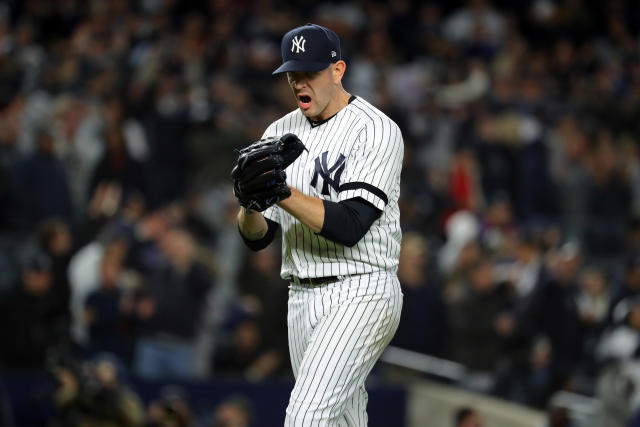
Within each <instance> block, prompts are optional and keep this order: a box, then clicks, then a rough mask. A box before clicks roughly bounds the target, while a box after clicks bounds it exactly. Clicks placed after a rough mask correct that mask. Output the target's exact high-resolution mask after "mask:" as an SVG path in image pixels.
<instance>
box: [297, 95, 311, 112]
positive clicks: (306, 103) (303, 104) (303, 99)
mask: <svg viewBox="0 0 640 427" xmlns="http://www.w3.org/2000/svg"><path fill="white" fill-rule="evenodd" d="M298 100H299V101H300V108H302V109H303V110H306V109H308V108H309V107H311V97H310V96H309V95H298Z"/></svg>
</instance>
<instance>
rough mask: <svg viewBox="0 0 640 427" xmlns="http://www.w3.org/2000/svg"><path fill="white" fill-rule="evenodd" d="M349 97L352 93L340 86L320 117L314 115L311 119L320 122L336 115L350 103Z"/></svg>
mask: <svg viewBox="0 0 640 427" xmlns="http://www.w3.org/2000/svg"><path fill="white" fill-rule="evenodd" d="M349 98H351V94H350V93H349V92H347V91H346V90H344V88H343V87H340V89H338V93H337V95H336V96H335V97H334V98H333V99H332V100H331V102H330V103H329V104H328V105H327V108H325V109H324V111H323V112H322V113H321V114H320V115H319V116H318V117H312V118H311V120H313V121H314V122H320V121H323V120H327V119H328V118H330V117H333V116H335V115H336V114H338V112H339V111H340V110H342V109H343V108H344V107H346V106H347V105H349Z"/></svg>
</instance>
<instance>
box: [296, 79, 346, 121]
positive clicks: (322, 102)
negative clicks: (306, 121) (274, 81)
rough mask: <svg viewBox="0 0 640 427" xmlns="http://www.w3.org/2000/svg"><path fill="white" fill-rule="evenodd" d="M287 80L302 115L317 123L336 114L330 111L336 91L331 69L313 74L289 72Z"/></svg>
mask: <svg viewBox="0 0 640 427" xmlns="http://www.w3.org/2000/svg"><path fill="white" fill-rule="evenodd" d="M287 79H288V80H289V85H290V86H291V89H292V90H293V94H294V95H295V96H296V100H297V102H298V107H300V111H302V114H304V115H305V116H307V117H309V118H310V119H311V120H316V121H319V120H324V119H327V118H329V117H331V116H332V115H333V114H335V113H336V112H335V111H333V110H332V109H331V103H332V100H333V98H334V93H335V91H336V86H335V83H334V78H333V73H332V70H331V67H328V68H326V69H324V70H322V71H314V72H309V71H296V72H289V73H287Z"/></svg>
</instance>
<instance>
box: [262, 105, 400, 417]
mask: <svg viewBox="0 0 640 427" xmlns="http://www.w3.org/2000/svg"><path fill="white" fill-rule="evenodd" d="M289 132H290V133H294V134H296V135H297V136H298V137H299V138H300V139H301V140H302V141H303V142H304V143H305V145H306V147H307V150H308V152H303V153H302V155H301V156H300V157H299V158H298V159H297V160H296V161H295V162H293V163H292V164H291V165H290V166H289V167H288V168H287V170H286V172H287V183H288V184H289V185H290V186H292V187H295V188H297V189H298V190H300V191H301V192H303V193H304V194H306V195H309V196H313V197H318V198H322V199H326V200H331V201H334V202H339V201H342V200H347V199H351V198H354V197H362V198H363V199H365V200H367V201H369V202H370V203H372V204H373V205H374V206H376V207H377V208H378V209H380V210H381V211H382V214H381V216H380V218H378V219H377V220H376V221H375V222H374V223H373V225H372V226H371V228H370V229H369V230H368V232H367V233H366V234H365V235H364V237H363V238H362V239H361V240H360V241H359V242H358V243H357V244H356V245H355V246H353V247H351V248H349V247H345V246H343V245H340V244H338V243H334V242H332V241H330V240H327V239H325V238H323V237H322V236H319V235H317V234H315V233H314V232H313V231H312V230H311V229H310V228H309V227H307V226H306V225H304V224H302V223H301V222H300V221H298V220H297V219H296V218H295V217H293V216H292V215H290V214H289V213H287V212H286V211H284V210H282V209H281V208H280V207H278V206H273V207H271V208H269V209H267V210H266V211H265V212H264V216H266V217H267V218H269V219H271V220H273V221H276V222H278V223H279V224H280V226H281V228H282V231H283V239H282V242H283V244H282V270H281V275H282V277H283V278H288V279H291V278H292V277H299V278H314V277H324V276H338V277H340V276H344V277H342V278H341V280H339V281H337V282H334V283H328V284H325V285H322V286H316V287H313V286H310V285H305V284H302V283H301V282H299V281H296V282H294V283H291V285H290V288H289V307H288V314H287V317H288V318H287V323H288V327H289V329H288V331H289V332H288V334H289V351H290V354H291V364H292V366H293V372H294V375H295V376H296V384H295V386H294V389H293V391H292V393H291V398H290V401H289V406H288V407H287V418H286V422H285V425H287V426H296V427H298V426H304V427H307V426H308V427H312V426H356V427H363V426H366V425H367V413H366V407H367V392H366V391H365V388H364V382H365V379H366V377H367V375H368V374H369V372H370V371H371V369H372V368H373V365H374V364H375V362H376V361H377V360H378V357H379V356H380V354H381V353H382V351H383V350H384V348H385V347H386V346H387V345H388V343H389V341H391V338H392V337H393V334H394V333H395V330H396V328H397V326H398V322H399V320H400V311H401V307H402V293H401V291H400V285H399V282H398V279H397V277H396V271H397V267H398V257H399V254H400V241H401V238H402V234H401V231H400V211H399V209H398V198H399V196H400V169H401V166H402V156H403V142H402V135H401V134H400V130H399V129H398V126H397V125H396V124H395V123H394V122H393V121H392V120H391V119H389V118H388V117H387V116H385V115H384V114H383V113H382V112H380V111H379V110H377V109H376V108H375V107H373V106H372V105H371V104H369V103H368V102H366V101H364V100H363V99H361V98H356V99H355V100H353V101H352V102H350V103H349V104H348V105H347V106H346V107H345V108H343V109H342V110H340V111H339V112H338V113H337V114H336V115H335V116H334V117H332V118H331V119H329V120H327V121H325V122H324V123H322V124H320V125H312V124H311V122H310V121H309V120H308V119H307V118H306V117H305V116H304V115H303V114H302V113H301V112H300V110H299V109H296V110H295V111H292V112H291V113H289V114H287V115H286V116H284V117H283V118H281V119H280V120H278V121H276V122H274V123H273V124H271V126H269V128H267V130H266V131H265V134H264V136H265V137H267V136H278V135H283V134H285V133H289ZM342 159H344V168H343V167H342V166H343V164H342V163H341V161H342ZM318 168H320V170H319V169H318ZM338 177H339V178H340V179H338ZM312 183H313V184H314V185H312Z"/></svg>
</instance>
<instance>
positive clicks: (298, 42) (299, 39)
mask: <svg viewBox="0 0 640 427" xmlns="http://www.w3.org/2000/svg"><path fill="white" fill-rule="evenodd" d="M306 42H307V41H306V40H305V38H304V37H303V36H301V35H300V36H295V37H294V38H293V39H292V40H291V52H293V49H294V48H295V49H296V53H300V51H302V52H304V44H305V43H306Z"/></svg>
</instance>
